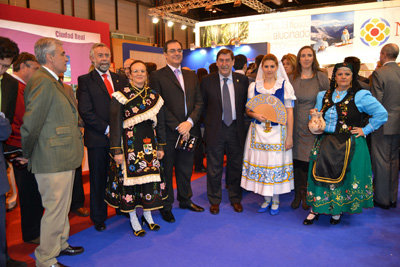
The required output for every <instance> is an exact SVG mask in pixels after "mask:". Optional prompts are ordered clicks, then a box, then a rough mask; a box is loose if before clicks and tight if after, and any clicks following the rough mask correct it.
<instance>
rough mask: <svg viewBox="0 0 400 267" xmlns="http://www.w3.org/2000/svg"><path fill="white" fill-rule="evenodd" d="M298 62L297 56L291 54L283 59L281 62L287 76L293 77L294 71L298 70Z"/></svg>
mask: <svg viewBox="0 0 400 267" xmlns="http://www.w3.org/2000/svg"><path fill="white" fill-rule="evenodd" d="M296 60H297V59H296V56H295V55H293V54H290V53H289V54H286V55H284V56H283V57H282V59H281V61H282V64H283V67H284V68H285V71H286V74H287V76H290V75H292V74H293V72H294V70H295V69H296Z"/></svg>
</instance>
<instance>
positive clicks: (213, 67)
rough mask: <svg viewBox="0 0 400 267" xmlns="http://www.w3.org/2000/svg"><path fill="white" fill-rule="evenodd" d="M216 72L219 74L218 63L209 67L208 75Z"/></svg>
mask: <svg viewBox="0 0 400 267" xmlns="http://www.w3.org/2000/svg"><path fill="white" fill-rule="evenodd" d="M214 72H218V67H217V63H215V62H214V63H211V64H210V65H209V66H208V73H210V74H211V73H214Z"/></svg>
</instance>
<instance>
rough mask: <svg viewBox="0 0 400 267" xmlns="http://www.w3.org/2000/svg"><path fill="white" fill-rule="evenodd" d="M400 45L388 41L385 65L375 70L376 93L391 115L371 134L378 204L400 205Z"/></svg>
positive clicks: (383, 54) (384, 50)
mask: <svg viewBox="0 0 400 267" xmlns="http://www.w3.org/2000/svg"><path fill="white" fill-rule="evenodd" d="M398 55H399V46H398V45H397V44H394V43H390V44H386V45H385V46H384V47H382V49H381V53H380V63H381V64H382V67H380V68H379V69H377V70H375V71H374V72H373V73H372V86H371V92H372V95H373V96H375V97H376V99H378V101H379V102H380V103H381V104H382V105H383V106H384V107H385V108H386V110H387V112H388V113H389V119H388V121H387V123H386V124H385V125H383V127H382V128H380V129H379V130H378V131H376V132H374V133H373V134H372V136H371V148H372V150H371V154H372V169H373V173H374V201H375V206H378V207H380V208H383V209H388V208H395V207H396V206H397V194H398V184H399V145H400V67H399V66H398V65H397V64H396V58H397V57H398Z"/></svg>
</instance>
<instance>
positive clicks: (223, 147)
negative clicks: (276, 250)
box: [201, 49, 249, 214]
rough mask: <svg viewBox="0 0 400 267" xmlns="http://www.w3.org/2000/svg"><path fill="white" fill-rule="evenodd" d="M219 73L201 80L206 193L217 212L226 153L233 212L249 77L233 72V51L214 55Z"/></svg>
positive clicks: (238, 195) (237, 205)
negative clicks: (205, 151)
mask: <svg viewBox="0 0 400 267" xmlns="http://www.w3.org/2000/svg"><path fill="white" fill-rule="evenodd" d="M216 62H217V66H218V72H217V73H212V74H210V75H208V76H206V77H205V78H203V80H202V81H201V90H202V93H203V99H204V110H205V119H204V125H205V140H206V147H207V196H208V200H209V201H210V204H211V207H210V212H211V213H212V214H218V213H219V205H220V203H221V195H222V189H221V179H222V172H223V163H224V152H226V155H227V167H226V174H225V178H226V185H227V187H228V192H229V200H230V202H231V205H232V206H233V209H234V211H236V212H242V211H243V207H242V205H241V204H240V201H241V200H242V189H241V187H240V179H241V174H242V163H243V162H242V161H243V147H244V141H245V131H244V127H245V126H244V112H245V104H246V99H247V88H248V87H249V80H248V78H247V77H246V76H244V75H242V74H239V73H234V72H233V73H232V67H233V65H234V62H235V60H234V56H233V52H232V51H231V50H229V49H221V50H220V51H219V52H218V54H217V61H216Z"/></svg>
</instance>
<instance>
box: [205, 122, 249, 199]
mask: <svg viewBox="0 0 400 267" xmlns="http://www.w3.org/2000/svg"><path fill="white" fill-rule="evenodd" d="M240 143H241V142H239V137H238V134H237V127H236V122H235V121H234V122H233V123H232V124H231V125H230V126H229V127H227V126H226V125H225V124H224V123H222V129H221V131H220V133H219V136H217V137H216V140H215V145H214V146H213V147H207V196H208V200H209V202H210V203H211V204H220V203H221V199H222V188H221V180H222V174H223V164H224V153H226V157H227V164H226V170H225V181H226V184H227V185H228V196H229V200H230V202H231V203H239V202H240V201H241V200H242V189H241V187H240V180H241V176H242V164H243V147H242V146H241V145H240Z"/></svg>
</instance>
